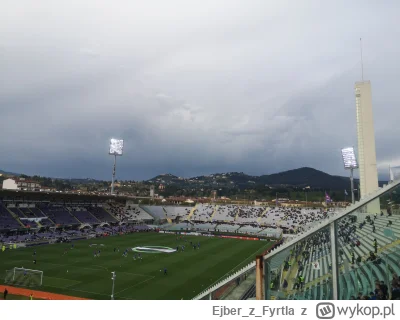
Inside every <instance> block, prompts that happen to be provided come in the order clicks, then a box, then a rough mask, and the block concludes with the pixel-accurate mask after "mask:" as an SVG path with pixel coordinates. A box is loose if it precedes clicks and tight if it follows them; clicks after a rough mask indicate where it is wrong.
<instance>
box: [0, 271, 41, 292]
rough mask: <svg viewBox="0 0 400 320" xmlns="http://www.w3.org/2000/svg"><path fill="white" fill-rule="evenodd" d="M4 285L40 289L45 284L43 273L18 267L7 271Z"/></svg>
mask: <svg viewBox="0 0 400 320" xmlns="http://www.w3.org/2000/svg"><path fill="white" fill-rule="evenodd" d="M4 283H6V284H9V285H15V286H21V287H38V286H41V285H42V284H43V271H40V270H32V269H25V268H17V267H16V268H14V269H11V270H7V271H6V275H5V278H4Z"/></svg>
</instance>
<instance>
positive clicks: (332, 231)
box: [329, 221, 339, 300]
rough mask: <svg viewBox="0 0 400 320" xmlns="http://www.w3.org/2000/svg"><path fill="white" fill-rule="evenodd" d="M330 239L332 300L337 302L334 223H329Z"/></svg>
mask: <svg viewBox="0 0 400 320" xmlns="http://www.w3.org/2000/svg"><path fill="white" fill-rule="evenodd" d="M329 227H330V238H331V261H332V299H333V300H339V294H338V293H339V285H338V280H339V277H338V270H339V268H338V263H337V262H338V261H337V237H336V223H335V221H333V222H331V223H330V225H329Z"/></svg>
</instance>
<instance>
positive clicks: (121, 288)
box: [0, 233, 272, 300]
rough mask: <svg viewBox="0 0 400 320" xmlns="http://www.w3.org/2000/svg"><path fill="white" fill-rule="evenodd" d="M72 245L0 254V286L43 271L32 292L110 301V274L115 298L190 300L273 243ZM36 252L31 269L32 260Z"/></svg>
mask: <svg viewBox="0 0 400 320" xmlns="http://www.w3.org/2000/svg"><path fill="white" fill-rule="evenodd" d="M185 240H186V241H185ZM191 241H193V243H196V244H197V243H200V248H199V249H196V250H194V249H193V247H192V246H191V245H190V242H191ZM73 244H74V248H73V249H71V243H60V244H53V245H44V246H37V247H30V248H20V249H16V250H6V251H5V252H0V275H2V277H1V278H2V279H1V283H3V282H4V278H5V274H6V270H11V269H13V268H14V267H18V268H21V267H24V268H26V269H35V270H41V271H43V285H42V286H40V287H35V288H32V289H35V290H41V291H47V292H53V293H60V294H65V295H70V296H75V297H83V298H89V299H110V296H111V287H112V280H111V272H112V271H115V272H116V280H115V289H114V298H115V299H138V300H157V299H163V300H174V299H191V298H193V297H194V296H195V295H197V294H198V293H200V292H201V291H203V290H204V289H206V288H207V287H208V286H209V285H211V284H213V283H215V282H217V281H219V280H222V278H223V277H224V276H227V275H229V274H231V273H232V272H234V271H237V270H238V269H240V268H241V267H244V266H245V265H247V264H248V263H249V262H251V261H254V259H255V256H256V255H257V254H260V253H262V252H263V251H264V250H266V249H267V248H268V247H270V245H271V244H272V243H271V242H268V241H250V240H238V239H225V238H217V237H202V236H184V237H183V239H182V240H177V237H176V236H175V235H173V234H159V233H134V234H129V235H123V236H114V237H106V238H95V239H90V240H80V241H75V242H73ZM178 245H179V246H181V245H185V251H184V252H182V251H181V250H180V251H179V252H169V253H168V252H160V251H163V250H165V251H169V250H168V248H172V249H176V247H177V246H178ZM114 248H119V252H118V250H116V251H115V252H114ZM132 248H140V249H136V250H139V251H141V257H142V259H136V260H134V259H133V257H134V252H133V251H132ZM66 249H67V252H66V253H65V254H64V251H66ZM125 249H129V251H128V255H127V257H123V256H122V254H123V252H124V251H125ZM35 250H36V258H35V259H36V260H37V263H36V265H35V264H33V259H34V258H33V256H32V255H33V252H34V251H35ZM95 250H100V251H101V253H100V256H99V257H94V251H95ZM164 268H165V269H167V275H164Z"/></svg>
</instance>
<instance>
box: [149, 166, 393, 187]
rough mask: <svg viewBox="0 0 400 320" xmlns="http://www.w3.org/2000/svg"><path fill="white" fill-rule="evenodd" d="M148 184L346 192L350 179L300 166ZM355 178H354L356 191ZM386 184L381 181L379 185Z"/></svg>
mask: <svg viewBox="0 0 400 320" xmlns="http://www.w3.org/2000/svg"><path fill="white" fill-rule="evenodd" d="M147 182H149V183H163V184H167V185H180V186H190V185H197V186H199V185H204V186H216V187H217V186H218V187H222V186H228V187H229V186H230V187H239V188H251V187H254V186H256V185H267V186H270V187H272V188H274V187H301V188H304V187H311V188H318V189H327V190H345V189H347V190H349V189H350V179H349V177H342V176H335V175H330V174H328V173H325V172H323V171H320V170H316V169H313V168H309V167H303V168H298V169H293V170H288V171H283V172H279V173H274V174H270V175H262V176H251V175H248V174H245V173H243V172H228V173H214V174H210V175H207V176H204V175H203V176H198V177H192V178H180V177H177V176H174V175H172V174H164V175H159V176H157V177H154V178H153V179H150V180H148V181H147ZM358 183H359V182H358V179H354V185H355V188H357V185H358ZM384 183H386V182H385V181H380V182H379V185H380V186H382V185H383V184H384Z"/></svg>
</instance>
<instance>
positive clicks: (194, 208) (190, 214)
mask: <svg viewBox="0 0 400 320" xmlns="http://www.w3.org/2000/svg"><path fill="white" fill-rule="evenodd" d="M196 208H197V204H196V205H195V206H194V207H193V208H192V210H190V213H189V215H188V216H187V219H188V220H190V219H192V216H193V214H194V211H195V210H196Z"/></svg>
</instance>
